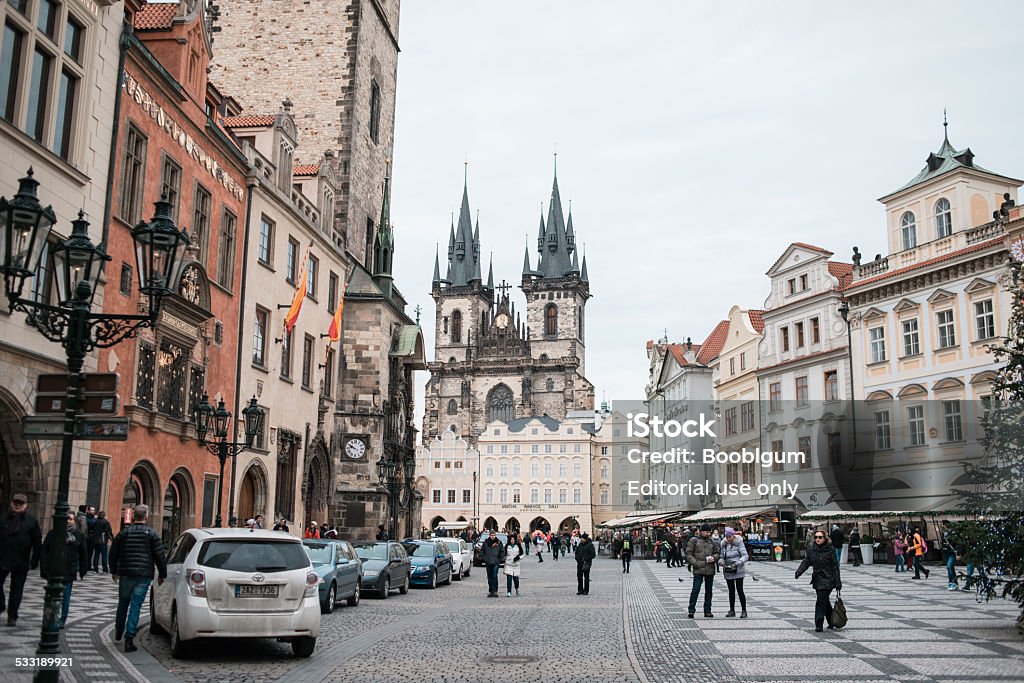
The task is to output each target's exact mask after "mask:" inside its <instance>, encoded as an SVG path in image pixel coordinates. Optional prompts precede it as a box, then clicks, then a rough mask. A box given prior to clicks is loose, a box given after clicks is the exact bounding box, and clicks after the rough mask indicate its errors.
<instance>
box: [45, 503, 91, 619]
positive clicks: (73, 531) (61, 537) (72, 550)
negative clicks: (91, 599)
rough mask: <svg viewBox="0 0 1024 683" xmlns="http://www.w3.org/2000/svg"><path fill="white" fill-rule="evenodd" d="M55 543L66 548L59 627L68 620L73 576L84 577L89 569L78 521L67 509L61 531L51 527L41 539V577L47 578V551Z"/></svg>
mask: <svg viewBox="0 0 1024 683" xmlns="http://www.w3.org/2000/svg"><path fill="white" fill-rule="evenodd" d="M56 543H66V544H67V550H66V551H65V554H64V567H63V571H62V573H63V575H64V604H63V606H62V607H61V611H60V627H61V628H64V624H65V623H66V622H67V620H68V612H70V611H71V591H72V590H73V589H74V587H75V578H82V579H84V578H85V574H86V572H88V571H89V551H88V544H87V543H86V541H85V536H83V535H82V532H81V531H79V530H78V521H77V519H76V518H75V513H74V512H72V511H71V510H68V516H67V526H66V528H65V529H64V530H62V531H57V530H56V529H51V530H50V531H48V532H47V533H46V540H45V541H43V547H42V550H41V551H40V553H39V565H40V573H41V574H42V576H43V579H48V578H49V572H50V570H51V567H50V565H49V561H48V556H47V553H48V552H49V551H50V550H52V549H53V546H54V544H56Z"/></svg>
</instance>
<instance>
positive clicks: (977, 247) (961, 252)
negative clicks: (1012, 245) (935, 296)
mask: <svg viewBox="0 0 1024 683" xmlns="http://www.w3.org/2000/svg"><path fill="white" fill-rule="evenodd" d="M1003 244H1005V241H1004V238H1002V237H997V238H995V239H994V240H989V241H987V242H979V243H978V244H972V245H971V246H969V247H964V248H963V249H958V250H957V251H951V252H949V253H948V254H943V255H942V256H936V257H935V258H930V259H928V260H927V261H921V262H920V263H915V264H914V265H911V266H906V267H904V268H897V269H896V270H893V271H889V272H888V273H882V274H881V275H875V276H874V277H869V278H868V279H866V280H860V281H858V282H854V283H853V284H851V285H850V287H851V288H852V289H856V288H858V287H861V286H863V285H868V284H872V283H874V282H878V281H880V280H887V279H889V278H892V277H896V276H897V275H902V274H903V273H908V272H910V271H912V270H918V269H920V268H927V267H928V266H933V265H935V264H936V263H942V262H943V261H949V260H950V259H954V258H956V257H957V256H965V255H967V254H973V253H974V252H976V251H983V250H985V249H988V248H989V247H997V246H1001V245H1003Z"/></svg>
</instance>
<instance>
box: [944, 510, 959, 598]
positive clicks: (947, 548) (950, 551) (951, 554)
mask: <svg viewBox="0 0 1024 683" xmlns="http://www.w3.org/2000/svg"><path fill="white" fill-rule="evenodd" d="M940 524H941V525H942V546H941V549H942V561H943V563H945V565H946V581H947V585H946V588H947V589H948V590H951V591H955V590H959V589H960V583H959V581H957V578H956V561H957V560H959V559H960V553H959V552H957V549H956V546H955V545H954V544H953V538H952V534H953V527H952V526H950V524H949V520H948V519H944V520H942V522H940Z"/></svg>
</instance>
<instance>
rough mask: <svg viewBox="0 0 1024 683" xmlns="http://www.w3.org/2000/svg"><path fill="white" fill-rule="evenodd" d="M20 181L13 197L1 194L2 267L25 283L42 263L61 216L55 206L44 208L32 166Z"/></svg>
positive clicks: (6, 272)
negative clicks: (39, 198)
mask: <svg viewBox="0 0 1024 683" xmlns="http://www.w3.org/2000/svg"><path fill="white" fill-rule="evenodd" d="M18 182H19V186H18V193H17V194H16V195H14V197H13V198H12V199H10V200H8V199H7V198H0V258H2V259H3V260H2V262H0V269H2V270H3V272H4V273H5V274H7V275H9V276H13V277H17V278H21V280H22V283H23V282H24V278H26V277H28V276H30V275H33V274H34V273H35V272H36V270H37V268H38V267H39V257H40V255H41V254H42V253H43V245H44V244H45V243H46V240H47V238H48V237H49V236H50V230H51V229H52V228H53V224H54V223H56V222H57V217H56V215H54V213H53V209H51V208H50V207H47V208H45V209H44V208H43V207H42V205H41V204H40V203H39V200H38V198H37V197H36V188H37V187H38V186H39V181H37V180H36V179H35V178H33V177H32V169H29V172H28V175H27V176H25V177H24V178H21V180H19V181H18Z"/></svg>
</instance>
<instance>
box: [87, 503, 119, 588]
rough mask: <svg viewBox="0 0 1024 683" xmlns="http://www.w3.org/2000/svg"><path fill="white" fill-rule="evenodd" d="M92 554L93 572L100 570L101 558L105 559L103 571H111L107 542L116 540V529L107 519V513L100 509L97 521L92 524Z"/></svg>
mask: <svg viewBox="0 0 1024 683" xmlns="http://www.w3.org/2000/svg"><path fill="white" fill-rule="evenodd" d="M89 533H91V534H92V551H91V552H92V554H91V555H90V561H91V562H92V570H93V572H99V570H100V560H102V561H103V573H104V574H106V573H107V572H108V571H110V568H109V567H108V563H107V544H108V543H109V542H110V541H112V540H114V530H113V529H111V528H110V522H109V521H108V520H107V513H106V511H104V510H100V512H99V514H98V515H97V516H96V523H95V524H93V526H92V531H90V532H89Z"/></svg>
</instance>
